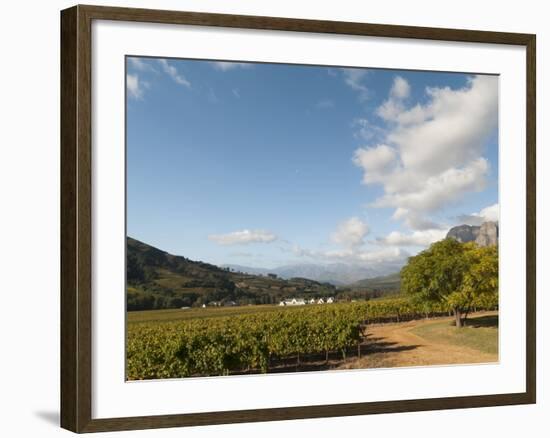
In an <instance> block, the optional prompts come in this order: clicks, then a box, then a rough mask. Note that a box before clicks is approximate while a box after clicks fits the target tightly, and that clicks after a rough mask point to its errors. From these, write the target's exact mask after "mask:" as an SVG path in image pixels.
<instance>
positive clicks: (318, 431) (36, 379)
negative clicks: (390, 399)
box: [0, 0, 550, 438]
mask: <svg viewBox="0 0 550 438" xmlns="http://www.w3.org/2000/svg"><path fill="white" fill-rule="evenodd" d="M88 3H96V4H108V5H112V6H135V7H150V8H159V9H179V10H196V11H206V12H226V13H235V14H252V15H273V16H286V17H297V18H316V19H330V20H343V21H364V22H373V23H391V24H410V25H423V26H438V27H456V28H471V29H485V30H498V31H512V32H529V33H536V34H537V38H538V40H537V45H538V52H537V57H538V60H537V61H538V62H537V64H538V68H537V76H538V93H537V97H538V117H537V121H538V136H537V141H538V169H539V172H538V173H539V178H538V188H539V193H538V223H539V230H538V247H539V250H538V271H539V278H538V297H539V298H538V308H539V318H538V319H539V324H538V332H539V338H538V344H539V377H538V378H539V397H538V399H539V403H538V405H536V406H522V407H499V408H485V409H470V410H460V411H441V412H424V413H409V414H393V415H379V416H365V417H352V418H337V419H321V420H302V421H286V422H277V423H264V424H244V425H231V426H215V427H214V426H213V427H202V428H192V429H186V430H184V431H183V430H181V429H170V430H163V431H141V432H129V433H117V434H116V435H115V434H106V435H108V436H111V435H112V436H117V437H123V436H148V437H169V436H181V434H182V433H185V434H186V436H187V437H211V436H224V437H237V436H238V437H246V436H259V435H262V436H264V437H280V436H281V435H283V436H284V435H289V436H300V435H303V434H306V433H307V434H311V436H316V437H321V436H322V437H324V436H326V437H333V436H339V435H342V434H349V435H351V436H366V435H372V436H378V435H382V434H383V436H390V437H393V436H407V437H416V436H422V437H426V438H428V437H440V436H445V437H446V438H453V437H460V438H464V437H465V436H467V437H477V436H495V437H499V438H500V437H508V436H518V435H519V436H535V437H537V436H544V435H545V432H544V431H543V428H546V429H548V423H549V422H548V417H547V416H548V413H547V412H550V409H549V408H550V400H549V399H548V395H549V392H550V388H549V385H548V383H547V381H546V379H545V378H544V377H545V376H544V373H543V372H540V370H542V369H543V366H544V365H546V366H548V363H549V360H548V359H549V358H548V351H549V349H548V348H546V350H542V344H543V338H546V337H547V335H548V330H549V327H550V325H549V324H548V322H545V321H543V318H542V314H543V312H542V309H543V308H544V306H545V305H546V304H547V303H546V300H545V298H544V297H543V293H544V289H545V286H547V285H548V276H547V275H546V276H544V273H543V256H545V255H547V254H543V252H546V253H547V251H543V250H542V247H543V246H547V247H548V246H549V245H550V241H549V239H548V236H549V233H548V231H546V230H544V229H543V228H542V227H541V226H540V225H541V224H543V223H544V222H545V219H546V222H548V218H549V217H548V211H544V209H545V208H546V210H548V209H547V205H545V204H547V203H545V202H544V199H543V197H544V196H545V194H546V197H547V196H548V187H547V186H548V178H547V177H545V176H543V175H542V171H543V169H544V168H545V167H546V168H547V167H548V166H549V165H550V162H549V160H548V153H545V151H543V148H542V145H543V144H544V143H545V142H546V141H547V139H548V132H549V129H550V128H548V126H544V125H543V120H545V119H546V120H547V119H548V117H550V114H546V112H548V109H547V105H548V102H549V101H550V95H549V91H548V90H549V88H548V87H547V86H546V82H545V79H546V78H549V77H550V69H549V67H548V60H547V58H546V57H545V55H546V54H547V52H548V44H549V43H548V40H549V39H550V29H549V28H548V13H547V12H546V11H545V10H544V5H545V2H541V1H532V0H524V1H522V2H517V1H516V2H504V1H502V0H501V1H495V0H492V1H479V0H477V1H471V0H462V1H460V2H442V1H426V0H417V1H407V0H399V1H385V2H374V1H371V2H359V1H355V2H354V1H349V0H339V1H337V2H334V1H330V2H319V1H316V2H311V1H302V2H298V1H297V0H294V1H292V0H278V1H273V0H272V1H268V2H260V1H249V2H247V1H243V0H233V1H231V2H228V1H223V0H186V1H169V0H157V1H146V0H142V1H136V0H133V1H132V0H127V1H118V0H111V1H108V2H88ZM72 5H73V3H72V2H69V1H61V0H49V1H26V2H16V1H11V2H4V4H3V5H2V19H1V25H0V32H1V34H2V35H1V36H2V38H1V39H0V41H1V43H0V44H1V46H0V47H1V48H2V55H3V56H2V58H1V63H0V65H1V67H0V114H1V116H2V117H1V121H2V122H1V124H0V154H1V157H0V193H1V197H0V200H1V202H2V203H1V212H2V214H1V215H0V225H1V226H0V230H1V231H0V232H1V235H0V273H1V279H0V341H1V342H0V378H1V379H2V384H1V385H0V403H1V406H0V409H1V411H0V412H2V414H1V415H0V431H1V433H2V435H4V436H10V437H16V436H29V437H33V436H36V437H41V438H47V437H52V436H61V435H68V434H69V432H66V431H63V430H61V429H59V428H58V426H57V421H58V399H59V389H58V386H59V378H58V374H59V372H58V368H59V359H58V357H59V348H58V345H59V341H58V336H59V322H58V321H59V249H58V248H59V10H60V9H63V8H65V7H69V6H72ZM545 12H546V13H545ZM545 77H546V78H545ZM545 114H546V117H545ZM545 164H546V166H545ZM544 185H546V187H544ZM545 244H546V245H545ZM545 277H546V278H545ZM545 411H547V412H546V416H545ZM546 433H547V430H546Z"/></svg>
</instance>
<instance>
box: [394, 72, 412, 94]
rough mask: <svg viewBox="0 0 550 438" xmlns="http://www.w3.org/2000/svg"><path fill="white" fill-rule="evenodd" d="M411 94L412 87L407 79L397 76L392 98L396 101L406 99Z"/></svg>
mask: <svg viewBox="0 0 550 438" xmlns="http://www.w3.org/2000/svg"><path fill="white" fill-rule="evenodd" d="M410 93H411V86H410V85H409V83H408V82H407V80H406V79H403V78H402V77H401V76H396V77H395V79H394V80H393V86H392V88H391V90H390V94H391V96H392V97H394V98H396V99H406V98H407V97H409V94H410Z"/></svg>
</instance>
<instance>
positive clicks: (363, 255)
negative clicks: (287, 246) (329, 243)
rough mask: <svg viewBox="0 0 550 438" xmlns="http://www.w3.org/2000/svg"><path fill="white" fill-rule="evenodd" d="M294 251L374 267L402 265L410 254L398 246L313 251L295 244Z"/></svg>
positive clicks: (314, 258)
mask: <svg viewBox="0 0 550 438" xmlns="http://www.w3.org/2000/svg"><path fill="white" fill-rule="evenodd" d="M293 252H294V254H295V255H297V256H300V257H308V258H311V259H313V260H316V261H322V262H332V263H336V262H339V263H351V264H365V263H368V264H369V265H370V266H372V267H377V266H378V267H379V265H384V264H388V263H396V264H398V265H400V264H401V263H403V262H404V261H405V259H406V258H407V257H408V256H409V253H408V252H406V251H404V250H402V249H401V248H397V247H388V248H383V249H376V250H366V249H357V248H345V249H336V250H327V251H312V250H308V249H304V248H300V247H299V246H297V245H295V246H294V247H293Z"/></svg>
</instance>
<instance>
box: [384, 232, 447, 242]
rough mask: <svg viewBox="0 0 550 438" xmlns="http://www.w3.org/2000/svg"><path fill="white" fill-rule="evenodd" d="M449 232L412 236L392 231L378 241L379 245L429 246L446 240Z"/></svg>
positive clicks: (418, 233)
mask: <svg viewBox="0 0 550 438" xmlns="http://www.w3.org/2000/svg"><path fill="white" fill-rule="evenodd" d="M446 235H447V230H439V229H436V230H423V231H413V232H412V233H411V234H405V233H401V232H400V231H392V232H391V233H389V234H388V235H387V236H385V237H382V238H379V239H377V240H376V242H377V243H379V244H382V245H390V246H428V245H430V244H432V243H433V242H437V241H438V240H441V239H444V238H445V236H446Z"/></svg>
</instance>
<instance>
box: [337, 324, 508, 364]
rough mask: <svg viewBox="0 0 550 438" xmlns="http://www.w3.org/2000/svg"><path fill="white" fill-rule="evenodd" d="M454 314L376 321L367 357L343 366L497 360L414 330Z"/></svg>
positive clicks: (369, 332) (494, 357)
mask: <svg viewBox="0 0 550 438" xmlns="http://www.w3.org/2000/svg"><path fill="white" fill-rule="evenodd" d="M446 320H448V321H452V318H437V319H432V320H423V321H410V322H405V323H395V324H380V325H372V326H369V328H368V334H367V342H366V344H365V345H364V352H365V353H366V354H365V355H364V356H363V357H361V358H359V359H356V360H354V361H350V362H347V363H345V364H343V365H342V366H341V368H381V367H384V368H385V367H406V366H421V365H442V364H471V363H486V362H496V361H497V360H498V357H497V355H493V354H489V353H484V352H481V351H478V350H475V349H472V348H469V347H465V346H458V345H452V344H448V343H434V342H431V341H427V340H426V339H424V338H422V337H420V336H418V335H416V334H415V333H412V332H411V330H412V329H415V328H417V327H420V326H424V325H427V324H437V323H441V322H443V321H446Z"/></svg>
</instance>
